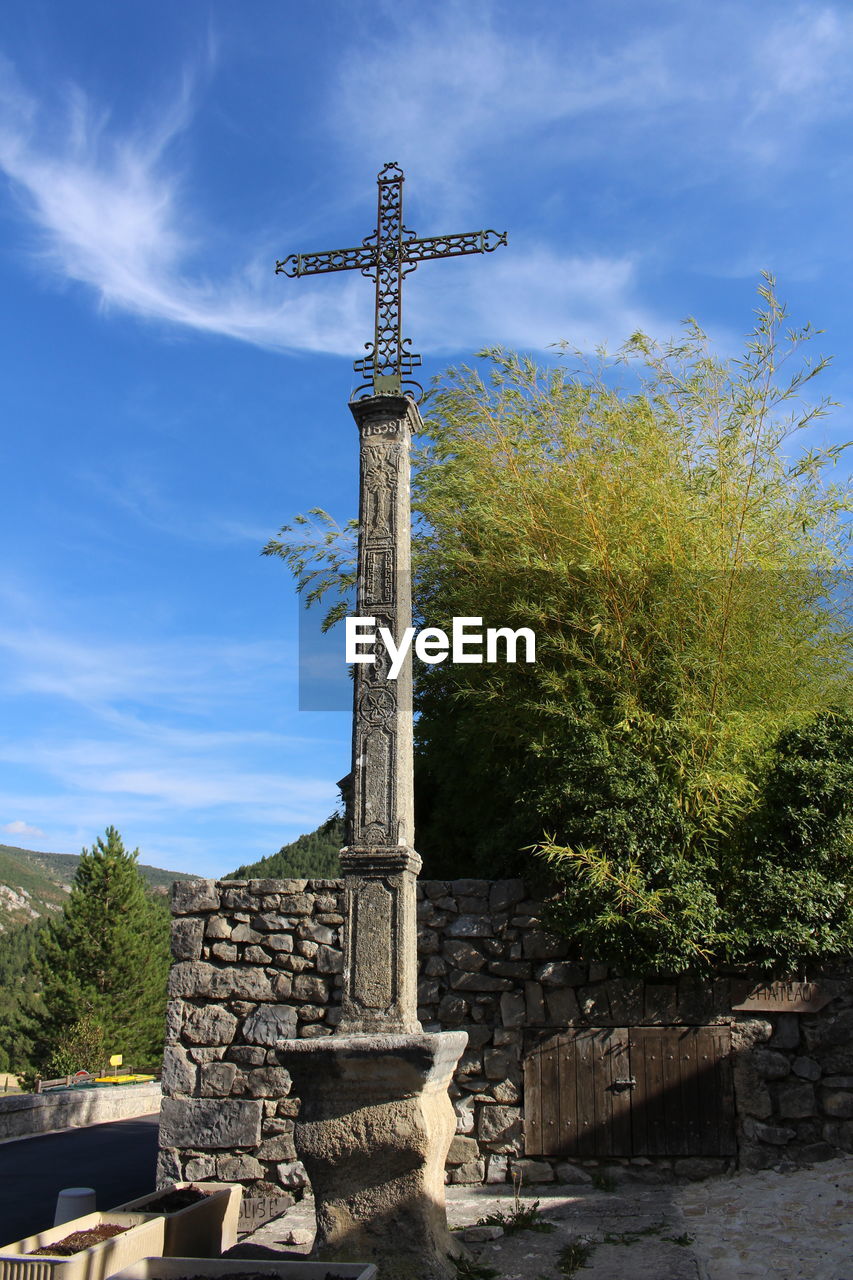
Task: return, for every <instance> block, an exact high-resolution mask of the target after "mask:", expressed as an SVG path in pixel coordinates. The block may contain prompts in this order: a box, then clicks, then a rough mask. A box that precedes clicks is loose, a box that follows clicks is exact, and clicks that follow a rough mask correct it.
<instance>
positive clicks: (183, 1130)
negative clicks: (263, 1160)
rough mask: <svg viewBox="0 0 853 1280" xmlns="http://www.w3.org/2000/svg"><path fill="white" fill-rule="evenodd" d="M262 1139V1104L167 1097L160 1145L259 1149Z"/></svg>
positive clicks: (161, 1118)
mask: <svg viewBox="0 0 853 1280" xmlns="http://www.w3.org/2000/svg"><path fill="white" fill-rule="evenodd" d="M260 1140H261V1104H260V1103H259V1102H244V1101H238V1100H237V1099H234V1098H164V1099H163V1104H162V1107H161V1108H160V1143H161V1145H162V1146H164V1147H177V1148H181V1149H183V1148H187V1147H188V1148H190V1149H191V1150H192V1149H193V1148H198V1149H200V1150H210V1149H214V1148H229V1147H256V1146H257V1145H258V1143H259V1142H260Z"/></svg>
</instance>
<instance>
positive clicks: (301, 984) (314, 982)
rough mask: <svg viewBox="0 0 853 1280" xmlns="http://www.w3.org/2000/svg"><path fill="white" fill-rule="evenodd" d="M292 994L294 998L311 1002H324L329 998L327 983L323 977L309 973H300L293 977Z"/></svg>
mask: <svg viewBox="0 0 853 1280" xmlns="http://www.w3.org/2000/svg"><path fill="white" fill-rule="evenodd" d="M293 995H294V998H295V999H296V1000H310V1001H311V1003H312V1004H325V1003H326V1001H327V1000H328V999H329V984H328V982H326V980H325V979H324V978H317V977H315V976H314V975H313V974H310V973H300V974H298V975H297V976H296V977H295V978H294V979H293Z"/></svg>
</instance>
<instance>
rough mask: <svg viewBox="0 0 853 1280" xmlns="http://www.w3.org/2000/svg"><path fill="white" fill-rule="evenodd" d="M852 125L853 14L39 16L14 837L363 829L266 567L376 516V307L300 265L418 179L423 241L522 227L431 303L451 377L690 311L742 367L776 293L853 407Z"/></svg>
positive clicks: (5, 132)
mask: <svg viewBox="0 0 853 1280" xmlns="http://www.w3.org/2000/svg"><path fill="white" fill-rule="evenodd" d="M851 117H853V6H850V5H849V4H834V5H833V4H821V3H819V2H817V0H810V2H809V3H805V4H797V3H789V2H788V0H750V2H749V3H745V2H744V0H737V2H736V3H732V2H727V0H715V2H714V3H713V4H711V3H704V4H702V3H684V0H647V2H646V3H644V4H642V5H637V4H636V3H627V2H625V3H622V2H620V0H601V3H598V4H589V3H588V2H587V0H532V2H530V0H529V2H528V3H527V4H526V5H524V6H522V5H520V4H519V3H517V0H507V2H506V3H498V2H494V3H492V2H490V0H447V2H444V3H437V2H435V0H424V2H423V3H421V4H418V5H417V6H411V5H408V6H406V5H400V4H398V3H396V2H394V3H386V2H385V0H326V2H325V3H322V4H321V3H318V2H316V0H315V2H314V3H311V0H307V2H306V0H253V3H251V4H243V5H234V4H226V3H224V2H219V3H213V2H210V0H181V3H180V4H175V3H174V0H145V3H144V4H143V3H125V4H121V5H117V4H115V3H114V0H102V2H101V3H96V2H95V0H75V3H74V4H68V3H67V0H6V5H5V22H4V24H3V31H2V34H0V170H2V178H0V228H2V237H0V273H2V280H0V289H2V296H3V299H4V305H3V307H2V314H0V325H2V352H3V355H2V360H0V369H2V388H3V395H2V398H3V404H4V412H3V418H4V429H3V432H2V437H0V461H1V462H2V485H3V501H2V503H0V539H2V547H3V555H2V558H0V842H2V841H5V842H7V843H12V844H20V845H23V846H25V847H29V848H40V849H50V850H56V851H59V852H77V851H78V850H79V848H80V846H81V845H83V844H89V843H91V841H92V840H93V838H94V837H95V836H96V835H97V834H98V833H99V832H100V831H102V830H103V828H104V827H105V826H106V825H107V824H108V823H113V824H115V825H116V826H118V827H119V829H120V830H121V831H122V833H123V835H124V836H125V839H126V841H127V842H128V843H129V844H130V845H131V846H135V845H138V846H139V847H140V850H141V852H142V855H143V860H144V861H147V862H153V863H156V864H159V865H161V866H167V867H170V868H174V869H177V870H185V871H192V872H196V873H198V874H201V875H216V874H222V873H225V872H227V871H229V870H231V869H233V867H235V866H236V865H238V864H239V863H241V862H246V861H250V860H253V859H255V858H257V857H261V856H263V855H265V854H268V853H271V852H273V851H274V850H275V849H277V848H278V847H279V846H280V845H281V844H282V843H283V842H284V841H286V840H288V839H291V838H293V837H294V836H295V835H297V834H299V832H301V831H305V830H309V829H312V828H313V827H314V826H316V825H317V823H318V822H319V821H321V820H322V819H323V818H325V817H326V816H327V814H328V813H329V812H330V810H331V809H332V807H333V805H334V802H335V798H336V789H335V785H334V783H335V779H337V778H339V777H340V776H341V775H342V774H344V773H345V772H347V770H348V768H349V758H348V757H349V724H348V718H347V716H346V715H345V714H343V713H335V712H326V713H323V712H314V713H312V712H300V711H299V710H298V700H297V687H296V674H297V604H296V601H295V598H294V594H293V590H292V586H291V582H290V579H289V578H288V576H287V573H286V571H285V570H284V568H283V566H280V565H279V564H277V563H275V562H273V561H269V560H264V559H261V558H260V556H259V549H260V547H261V546H262V544H263V543H264V542H265V540H266V539H267V538H268V537H269V536H271V535H272V534H274V533H275V532H276V530H277V529H278V527H279V526H280V525H281V524H282V523H283V522H284V521H286V520H287V519H288V518H289V517H290V516H292V515H293V514H294V513H296V512H297V511H301V510H305V509H307V508H308V507H310V506H313V505H322V506H324V507H326V508H327V509H328V510H330V511H331V512H332V513H333V514H334V515H335V516H336V517H338V518H339V519H346V518H347V517H348V516H349V515H350V514H352V512H353V510H354V508H355V503H356V471H355V466H356V439H355V429H354V425H353V422H352V419H351V416H350V414H349V411H348V410H347V407H346V400H347V397H348V395H349V392H350V390H351V388H352V387H353V385H354V383H355V381H356V379H355V377H354V375H353V373H352V370H351V362H352V360H353V359H354V358H355V357H357V356H358V355H360V354H361V350H362V346H363V343H364V342H365V341H366V340H367V339H368V338H369V337H370V336H371V332H372V319H371V306H372V297H371V287H370V285H369V283H368V282H367V281H365V280H364V279H363V278H362V277H361V276H360V275H358V274H356V273H347V274H337V275H333V276H327V277H318V278H315V279H312V280H308V279H304V280H287V279H285V278H283V277H281V276H279V277H276V276H275V275H274V274H273V268H274V263H275V260H276V258H281V257H284V256H285V255H286V254H288V253H291V252H293V251H297V250H302V251H310V250H317V249H326V248H337V247H342V246H345V245H351V244H357V243H359V242H360V240H361V239H362V237H363V236H365V235H366V234H368V232H369V231H370V230H371V229H372V227H373V221H374V214H375V190H376V188H375V177H376V173H377V171H378V170H379V169H380V168H381V167H382V165H383V164H384V163H385V162H387V161H389V160H393V161H396V162H398V163H399V164H400V165H401V166H402V168H403V169H404V170H405V172H406V178H407V181H406V188H405V196H406V205H405V215H406V222H407V223H408V225H409V226H411V227H412V228H413V229H414V230H415V231H416V232H417V233H418V234H419V235H428V234H434V233H439V232H443V231H467V230H474V229H478V228H480V227H483V226H487V227H488V226H491V227H496V228H498V229H499V230H504V229H506V230H507V231H508V232H509V241H510V243H509V248H507V249H501V250H499V251H498V252H497V253H495V254H494V255H493V256H491V257H487V258H467V259H462V260H459V261H455V262H444V263H435V264H428V265H426V266H424V267H422V268H421V269H420V270H419V271H418V272H417V273H416V274H415V275H414V276H413V277H411V278H410V280H409V281H408V282H407V298H406V312H405V331H406V332H407V333H408V334H411V335H412V337H413V338H414V349H415V350H417V351H420V352H422V353H423V354H424V357H425V373H426V375H427V377H429V376H430V375H431V374H432V373H434V372H437V371H438V370H440V369H441V368H442V367H443V365H445V364H447V363H449V362H451V361H459V360H460V359H469V358H470V357H471V355H472V353H473V352H474V351H475V350H476V349H477V348H479V347H481V346H483V345H485V344H496V343H500V344H505V345H509V346H514V347H520V348H523V349H525V350H529V351H533V352H535V353H541V354H542V358H546V356H545V352H546V350H547V346H548V344H549V343H553V342H557V341H559V340H561V339H567V340H569V341H570V342H572V343H573V344H574V345H577V346H580V347H585V348H591V347H592V346H594V345H595V344H597V343H601V342H606V343H608V344H609V345H610V346H611V347H616V346H618V345H619V343H620V342H621V341H622V340H623V339H624V338H625V337H626V336H627V335H628V334H629V333H630V332H631V331H632V330H633V329H636V328H637V327H642V328H644V329H646V330H647V331H649V332H651V333H652V334H654V335H656V336H658V337H662V338H665V337H667V336H669V335H671V334H673V333H675V332H676V331H677V328H678V324H679V322H680V320H681V319H682V318H683V317H685V316H687V315H695V316H696V317H697V318H698V319H699V320H700V321H701V322H702V323H703V325H704V326H705V327H706V328H707V329H708V330H709V331H710V332H711V333H712V334H713V335H714V337H715V339H716V340H717V342H718V343H719V344H720V346H721V348H722V349H723V350H724V351H732V352H734V351H736V350H737V348H738V342H739V337H740V335H741V334H742V333H743V332H744V331H745V330H747V329H748V328H749V326H750V324H751V321H752V312H753V309H754V306H755V287H756V283H757V280H758V276H759V273H760V271H761V270H762V269H768V270H770V271H772V272H774V273H775V275H776V276H777V278H778V281H779V289H780V293H781V294H782V296H783V297H784V298H785V299H786V300H787V301H788V303H789V306H790V309H791V312H792V315H793V317H794V318H795V319H796V320H798V321H805V320H807V319H808V320H811V321H812V322H813V323H814V324H816V325H818V326H819V327H820V328H822V329H824V330H825V331H826V333H825V335H824V336H823V338H822V339H821V345H822V349H823V350H825V351H826V352H829V353H834V354H835V356H836V360H835V363H834V365H833V368H832V370H831V372H830V374H829V375H828V376H827V377H826V378H825V390H826V391H827V392H828V393H830V394H832V395H833V396H834V398H835V399H837V400H839V401H841V402H842V403H843V405H844V406H849V405H850V404H851V402H853V385H851V381H853V379H851V366H850V359H849V351H850V339H851V317H850V303H849V299H850V296H851V285H853V280H851V275H853V237H851V229H850V213H849V211H850V209H851V207H853V146H852V145H851V142H850V139H851V138H853V119H851ZM849 419H850V414H849V409H848V408H847V407H844V408H842V409H840V410H838V411H836V413H835V414H834V416H833V417H832V418H831V419H830V420H829V421H828V422H827V423H826V425H825V426H824V427H822V428H821V433H822V439H824V440H833V441H836V440H841V439H843V438H846V436H847V434H848V433H849Z"/></svg>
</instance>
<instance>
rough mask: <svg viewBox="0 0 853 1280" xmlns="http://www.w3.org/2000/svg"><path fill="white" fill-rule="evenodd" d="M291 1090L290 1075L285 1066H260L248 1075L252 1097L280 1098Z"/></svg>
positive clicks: (247, 1090) (248, 1091)
mask: <svg viewBox="0 0 853 1280" xmlns="http://www.w3.org/2000/svg"><path fill="white" fill-rule="evenodd" d="M289 1090H290V1075H289V1074H288V1072H287V1071H285V1069H284V1067H275V1066H267V1067H258V1068H257V1069H256V1070H254V1071H250V1072H249V1073H248V1075H247V1076H246V1092H247V1093H248V1095H249V1097H250V1098H280V1097H282V1095H283V1094H286V1093H288V1091H289Z"/></svg>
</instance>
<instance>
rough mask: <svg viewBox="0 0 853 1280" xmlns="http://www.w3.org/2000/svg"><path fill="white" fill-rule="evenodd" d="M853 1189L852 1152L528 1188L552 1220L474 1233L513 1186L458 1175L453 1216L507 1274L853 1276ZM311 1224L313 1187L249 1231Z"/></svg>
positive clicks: (283, 1230) (284, 1232) (619, 1279)
mask: <svg viewBox="0 0 853 1280" xmlns="http://www.w3.org/2000/svg"><path fill="white" fill-rule="evenodd" d="M852 1198H853V1159H850V1158H844V1159H838V1160H831V1161H828V1162H827V1163H825V1164H819V1165H815V1166H813V1167H812V1168H810V1169H802V1170H797V1171H794V1172H791V1173H776V1172H766V1173H743V1174H735V1175H729V1176H726V1177H721V1178H710V1179H708V1180H707V1181H705V1182H697V1183H687V1184H685V1183H683V1182H679V1183H655V1184H651V1185H649V1184H648V1183H643V1182H631V1181H628V1180H627V1179H626V1180H624V1181H621V1182H619V1183H617V1185H616V1187H615V1188H614V1190H612V1191H603V1190H598V1189H596V1188H594V1187H591V1186H588V1185H586V1186H579V1187H575V1186H572V1187H569V1186H550V1185H549V1186H541V1187H536V1188H530V1189H526V1190H525V1191H524V1193H523V1194H522V1197H521V1205H522V1207H527V1206H530V1205H531V1204H532V1203H533V1202H534V1201H536V1200H538V1201H539V1209H540V1215H541V1217H542V1218H543V1219H544V1220H545V1222H547V1223H549V1224H550V1225H551V1226H552V1228H553V1230H550V1231H532V1230H526V1231H518V1232H514V1233H511V1234H504V1235H503V1236H501V1237H500V1238H497V1239H493V1240H472V1239H470V1234H471V1232H470V1229H471V1228H472V1227H474V1226H475V1224H476V1223H477V1222H478V1220H479V1219H481V1218H484V1217H486V1216H487V1215H489V1214H495V1213H503V1214H504V1215H511V1214H512V1212H513V1195H512V1188H510V1187H506V1186H503V1185H502V1186H485V1187H482V1186H476V1187H460V1186H454V1187H448V1188H447V1217H448V1222H449V1224H450V1226H451V1228H452V1229H460V1230H463V1231H464V1233H465V1234H464V1235H463V1238H464V1239H466V1243H467V1246H468V1248H469V1249H470V1250H471V1252H472V1253H473V1254H474V1256H475V1257H476V1259H477V1260H478V1262H479V1263H480V1264H481V1265H483V1266H486V1267H490V1268H492V1269H493V1270H494V1271H496V1272H497V1273H498V1277H500V1280H564V1278H565V1277H567V1276H569V1275H572V1274H574V1275H577V1276H578V1280H853V1212H851V1199H852ZM313 1233H314V1215H313V1204H312V1202H311V1200H310V1199H307V1200H305V1201H303V1202H302V1203H301V1204H298V1205H294V1207H293V1208H292V1209H290V1210H288V1212H287V1213H286V1214H284V1215H283V1216H282V1217H280V1218H277V1219H275V1220H274V1221H273V1222H270V1223H267V1225H266V1226H264V1227H262V1228H261V1229H260V1230H259V1231H256V1232H255V1233H254V1234H253V1235H252V1236H249V1237H246V1239H245V1240H244V1241H243V1242H242V1243H243V1244H248V1245H255V1246H258V1245H260V1246H263V1247H265V1248H269V1249H274V1250H276V1251H282V1252H293V1253H307V1252H308V1250H309V1249H310V1246H311V1241H312V1239H313ZM238 1247H239V1246H238ZM573 1260H574V1261H576V1262H577V1264H578V1265H577V1269H576V1270H575V1271H572V1270H570V1265H571V1262H572V1261H573Z"/></svg>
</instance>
